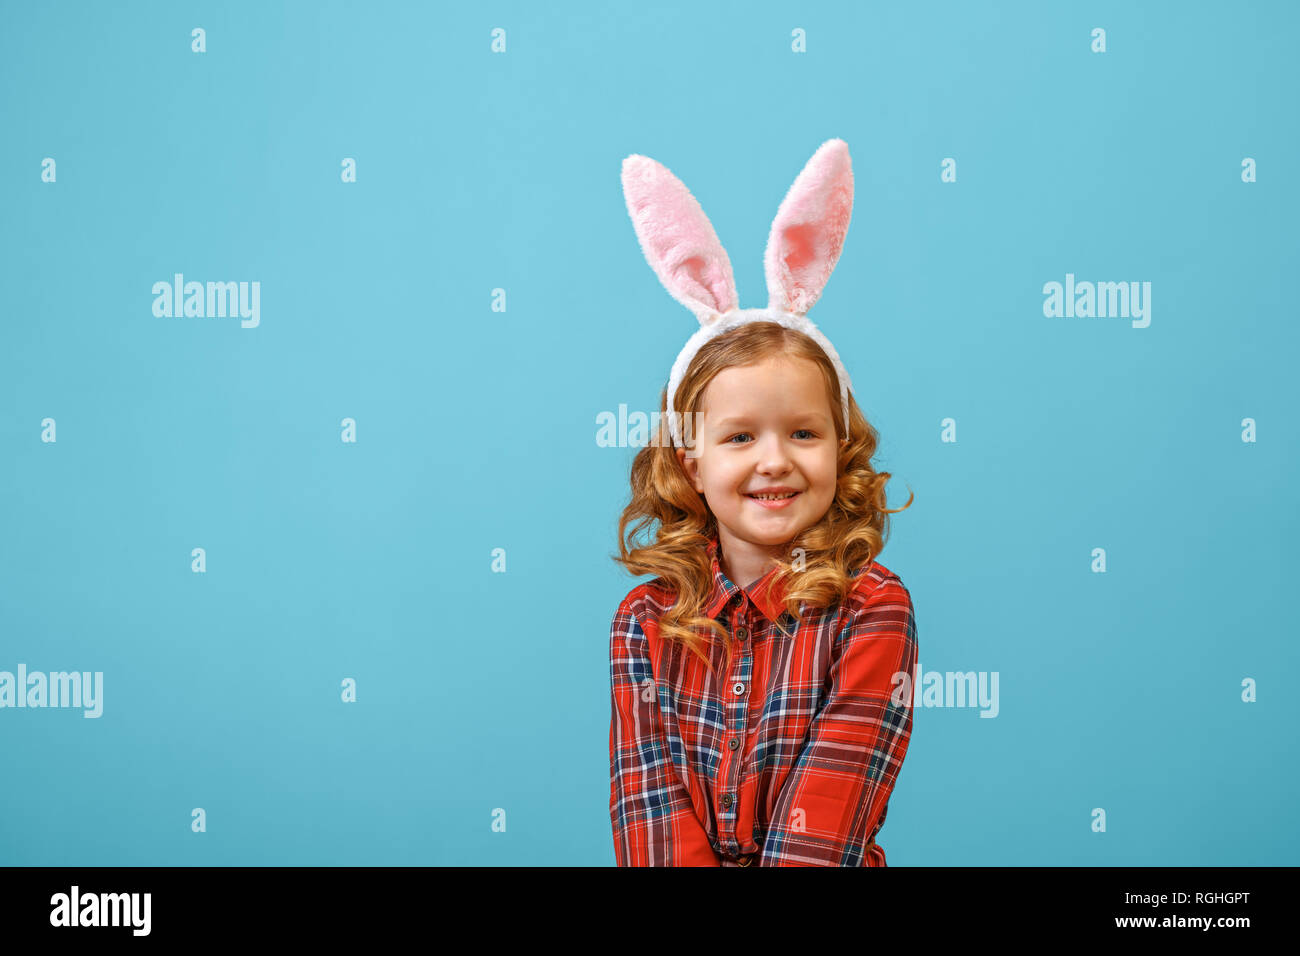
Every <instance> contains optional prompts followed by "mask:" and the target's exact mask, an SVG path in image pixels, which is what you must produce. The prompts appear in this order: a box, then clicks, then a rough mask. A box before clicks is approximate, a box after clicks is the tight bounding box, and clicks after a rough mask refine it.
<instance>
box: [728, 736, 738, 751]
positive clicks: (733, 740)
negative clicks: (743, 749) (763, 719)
mask: <svg viewBox="0 0 1300 956" xmlns="http://www.w3.org/2000/svg"><path fill="white" fill-rule="evenodd" d="M727 746H728V747H730V748H731V749H732V750H735V749H736V748H737V747H739V746H740V741H739V740H737V739H736V738H735V737H732V738H731V739H730V740H728V741H727Z"/></svg>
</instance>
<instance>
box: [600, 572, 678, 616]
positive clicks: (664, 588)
mask: <svg viewBox="0 0 1300 956" xmlns="http://www.w3.org/2000/svg"><path fill="white" fill-rule="evenodd" d="M676 601H677V592H676V591H674V590H673V589H672V588H671V587H669V585H668V583H667V582H666V581H665V580H664V579H663V578H653V579H651V580H649V581H645V582H643V583H641V584H638V585H637V586H636V587H634V588H632V590H630V591H628V592H627V595H626V596H624V598H623V600H622V601H621V602H620V603H619V606H618V611H617V612H616V613H615V617H619V616H626V615H632V616H634V617H636V618H637V620H639V621H645V620H647V619H649V620H658V619H659V617H660V616H661V615H663V614H664V613H665V612H666V611H667V610H668V609H669V608H671V607H672V606H673V604H674V603H676Z"/></svg>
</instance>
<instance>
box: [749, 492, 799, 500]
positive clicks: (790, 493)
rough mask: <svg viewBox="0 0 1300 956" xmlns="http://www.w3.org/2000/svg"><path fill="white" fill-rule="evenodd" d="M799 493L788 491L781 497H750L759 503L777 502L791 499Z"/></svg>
mask: <svg viewBox="0 0 1300 956" xmlns="http://www.w3.org/2000/svg"><path fill="white" fill-rule="evenodd" d="M798 493H799V492H797V491H789V492H786V493H785V494H783V495H750V496H749V497H751V498H757V499H758V500H759V501H777V500H779V499H781V498H793V497H794V496H795V495H797V494H798Z"/></svg>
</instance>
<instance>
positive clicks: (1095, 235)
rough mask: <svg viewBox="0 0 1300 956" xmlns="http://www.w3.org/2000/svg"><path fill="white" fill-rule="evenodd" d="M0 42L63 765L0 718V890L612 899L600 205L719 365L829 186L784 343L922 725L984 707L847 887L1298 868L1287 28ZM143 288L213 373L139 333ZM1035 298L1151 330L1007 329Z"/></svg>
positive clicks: (843, 24)
mask: <svg viewBox="0 0 1300 956" xmlns="http://www.w3.org/2000/svg"><path fill="white" fill-rule="evenodd" d="M2 9H3V24H2V28H0V78H2V86H0V89H2V90H3V96H2V98H0V128H3V130H4V138H3V147H2V148H0V203H3V214H0V251H2V258H0V261H3V285H4V291H5V298H6V301H5V316H4V319H3V321H2V322H0V456H2V457H3V464H2V465H0V670H9V671H14V670H16V667H17V665H18V664H19V663H25V664H26V666H27V668H28V669H29V671H35V670H39V671H47V672H48V671H57V670H79V671H84V670H90V671H102V672H104V713H103V716H102V717H101V718H99V719H97V720H88V719H84V718H83V717H82V715H81V713H80V712H79V711H77V710H52V709H49V710H31V709H23V710H9V709H5V710H0V766H3V773H0V863H3V864H19V865H27V864H40V865H112V864H126V865H144V864H182V865H183V864H329V863H338V864H400V865H414V864H484V865H533V864H572V865H609V864H612V861H613V850H612V843H611V835H610V820H609V814H608V798H609V760H608V733H609V718H610V701H609V665H608V643H609V626H610V620H611V617H612V616H613V613H614V610H615V609H616V608H617V606H618V604H619V601H620V599H621V598H622V596H623V595H624V594H625V593H626V592H627V591H628V590H629V589H630V588H632V587H633V586H634V585H635V584H637V583H639V582H640V579H634V578H630V577H629V576H627V575H626V574H624V573H623V572H622V571H621V570H620V569H619V568H618V567H617V566H616V565H615V564H614V563H613V562H612V561H611V560H610V555H611V554H612V553H613V552H614V551H615V549H616V536H615V531H616V525H617V520H618V515H619V512H620V510H621V508H622V506H623V505H624V503H625V502H626V500H627V495H628V468H629V465H630V463H631V461H632V458H633V456H634V454H635V452H636V449H635V448H626V447H624V448H605V447H599V446H598V445H597V443H596V440H595V436H596V432H597V428H596V424H595V422H596V416H597V415H598V414H599V413H600V412H602V411H611V412H617V409H618V406H619V404H620V403H623V404H626V405H628V406H629V408H631V409H633V410H643V411H650V410H653V409H655V408H657V407H658V405H657V403H658V398H659V392H660V389H661V388H662V387H663V385H664V383H665V381H666V379H667V376H668V371H669V368H670V366H671V364H672V361H673V359H674V357H675V356H676V354H677V352H678V350H679V349H680V348H681V346H682V345H683V344H684V343H685V341H686V338H687V337H688V336H689V335H690V333H691V331H692V330H693V329H694V328H695V327H696V325H695V319H694V317H693V316H692V315H691V314H690V313H689V312H688V311H687V310H686V309H684V308H683V307H681V306H680V305H679V304H678V303H676V302H675V301H673V300H672V299H671V298H670V297H669V296H668V294H667V292H666V291H665V290H664V289H663V288H662V287H661V286H660V285H659V282H658V280H657V279H656V278H655V276H654V274H653V273H652V271H651V270H650V268H649V266H648V265H647V264H646V262H645V260H644V259H643V257H642V254H641V252H640V249H639V248H638V245H637V242H636V238H635V234H634V232H633V229H632V226H631V223H630V221H629V220H628V216H627V212H626V209H625V206H624V200H623V196H622V192H621V188H620V184H619V169H620V163H621V161H622V159H623V157H624V156H626V155H628V154H630V153H643V154H646V155H649V156H652V157H654V158H655V159H657V160H659V161H660V162H662V163H664V164H665V165H667V166H668V167H669V168H670V169H671V170H672V171H673V172H674V173H675V174H676V175H678V176H679V177H681V178H682V180H683V181H684V182H685V183H686V184H687V186H688V187H689V188H690V189H691V190H692V192H693V193H694V194H695V195H696V197H697V198H698V199H699V200H700V202H701V203H702V205H703V207H704V209H705V211H706V213H707V214H708V215H709V217H710V218H711V220H712V221H713V223H714V225H715V227H716V229H717V231H718V234H719V236H720V238H721V240H722V242H723V244H724V245H725V246H726V248H727V250H728V252H729V254H730V257H731V261H732V264H733V267H734V269H735V272H736V281H737V286H738V289H739V292H740V304H741V306H742V307H746V308H752V307H760V306H763V305H766V292H765V288H764V281H763V269H762V256H763V250H764V245H765V243H766V240H767V234H768V228H769V226H770V223H771V220H772V217H773V215H774V214H775V212H776V209H777V206H778V204H779V202H780V200H781V198H782V197H783V196H784V194H785V190H786V189H787V188H788V187H789V185H790V183H791V182H792V181H793V179H794V177H795V175H797V173H798V172H799V170H800V169H801V168H802V166H803V164H804V162H806V161H807V159H808V157H810V156H811V155H812V153H813V152H814V151H815V150H816V148H817V147H818V146H819V145H820V144H821V143H822V142H824V141H825V140H827V139H830V138H833V137H838V138H842V139H844V140H845V141H846V142H847V143H848V144H849V147H850V150H851V152H852V156H853V164H854V175H855V180H856V199H855V208H854V215H853V222H852V225H851V227H850V229H849V234H848V239H847V242H846V244H845V248H844V252H843V256H842V258H841V260H840V263H839V266H838V268H837V269H836V272H835V274H834V275H833V276H832V278H831V280H830V282H829V284H828V285H827V288H826V292H825V295H824V296H823V298H822V299H821V300H820V301H819V302H818V304H817V305H816V306H815V307H814V309H813V311H812V313H811V315H810V318H812V319H813V321H814V322H816V323H817V324H818V326H819V327H820V328H821V329H823V330H824V331H825V332H826V334H827V335H828V336H829V338H830V339H831V341H832V342H834V343H835V345H836V347H837V349H838V351H839V352H840V354H841V356H843V357H844V360H845V363H846V365H847V367H848V370H849V372H850V374H851V376H852V379H853V383H854V386H855V394H856V397H857V399H858V402H859V403H860V404H861V405H862V407H863V409H864V411H865V412H866V413H867V416H868V418H869V420H870V421H871V422H872V423H873V424H874V425H876V427H877V428H879V430H880V432H881V436H882V444H881V448H880V455H879V457H878V459H877V466H878V468H880V469H881V470H888V471H890V472H891V473H892V474H893V475H894V478H893V480H892V482H891V485H890V503H891V506H893V507H898V506H899V505H901V504H902V503H903V502H905V501H906V500H907V494H908V490H909V489H910V490H911V491H913V492H914V493H915V494H916V501H915V503H914V504H913V505H912V507H911V508H910V509H909V510H908V511H906V512H904V513H903V514H902V515H899V516H898V517H896V518H895V519H894V525H893V536H892V538H891V541H890V543H889V545H888V547H887V548H886V549H885V551H884V553H883V554H882V555H881V563H883V564H884V565H885V566H886V567H888V568H890V569H891V570H893V571H895V572H897V573H898V574H899V575H900V576H901V577H902V579H903V581H904V582H905V583H906V585H907V586H908V588H909V590H910V591H911V593H912V596H913V600H914V602H915V607H916V615H917V624H918V635H919V641H920V648H921V653H920V657H921V664H922V667H923V668H924V669H925V670H941V671H949V670H953V671H968V670H974V671H997V672H999V675H1000V713H999V715H998V717H997V718H996V719H982V718H980V717H979V715H978V711H977V710H975V709H971V708H966V709H962V708H942V709H940V708H918V709H917V711H916V714H915V724H914V730H913V737H912V743H911V749H910V751H909V753H908V757H907V761H906V764H905V766H904V768H903V771H902V773H901V776H900V778H899V782H898V785H897V788H896V789H895V791H894V797H893V799H892V801H891V804H890V810H889V817H888V822H887V823H886V825H885V828H884V829H883V830H882V832H881V836H880V843H881V844H882V845H883V846H884V847H885V848H886V850H887V852H888V855H889V862H890V864H891V865H895V866H898V865H912V864H945V865H946V864H954V865H963V864H1042V863H1046V864H1055V863H1062V864H1084V865H1089V864H1121V865H1125V864H1172V865H1199V864H1211V865H1218V864H1296V863H1300V824H1298V823H1297V818H1296V815H1295V812H1294V811H1295V806H1296V803H1297V799H1298V798H1300V775H1298V771H1297V767H1298V766H1300V761H1298V760H1297V756H1298V754H1297V744H1296V731H1297V727H1298V726H1300V720H1298V719H1297V718H1298V717H1300V708H1298V705H1297V700H1296V695H1295V691H1294V682H1295V680H1296V674H1297V673H1298V672H1300V652H1297V642H1296V627H1295V623H1294V616H1293V614H1292V613H1291V612H1292V609H1293V601H1292V599H1291V598H1289V597H1287V595H1288V594H1294V580H1295V577H1296V573H1297V570H1300V568H1298V564H1300V562H1297V559H1296V557H1295V551H1294V548H1293V546H1292V542H1294V540H1295V538H1296V536H1297V532H1298V531H1300V528H1298V527H1297V525H1298V521H1297V509H1296V507H1295V504H1294V497H1293V491H1292V488H1291V485H1292V481H1291V480H1290V478H1291V476H1293V475H1294V474H1295V473H1296V469H1297V464H1300V462H1298V461H1297V458H1298V456H1297V448H1298V447H1300V445H1298V444H1297V437H1298V436H1297V415H1296V409H1297V397H1298V396H1297V386H1296V375H1295V373H1294V371H1293V369H1292V367H1291V366H1292V364H1293V362H1294V359H1295V355H1296V351H1297V344H1298V341H1297V339H1298V336H1297V332H1296V328H1297V314H1296V307H1295V296H1294V277H1295V274H1296V268H1295V256H1296V244H1295V240H1294V228H1295V225H1294V224H1295V221H1296V214H1297V185H1296V178H1295V176H1294V174H1293V171H1292V169H1291V166H1292V164H1293V162H1294V159H1295V156H1296V155H1297V152H1298V151H1300V141H1298V137H1297V124H1296V121H1295V115H1296V114H1295V97H1296V92H1297V78H1298V74H1300V66H1297V60H1296V57H1295V56H1294V51H1293V49H1292V41H1293V39H1294V37H1295V36H1296V33H1297V27H1298V26H1300V16H1298V15H1297V8H1296V7H1295V6H1294V5H1293V4H1288V3H1255V4H1231V3H1214V4H1210V3H1185V2H1177V3H1175V2H1168V3H1143V4H1141V5H1137V4H1129V3H1118V2H1117V3H1090V4H1063V3H1054V4H1041V3H1030V2H1025V3H1000V4H996V5H993V4H978V5H977V4H971V3H961V2H952V3H926V4H921V3H909V4H884V3H872V4H865V3H862V4H859V3H850V2H843V3H819V4H815V5H810V4H805V3H799V4H792V3H753V2H745V3H740V2H736V3H699V2H689V3H666V2H657V3H655V4H651V5H633V4H619V5H606V4H597V3H584V4H559V3H555V4H536V3H523V2H520V3H495V4H487V5H473V6H471V5H465V6H463V7H462V6H451V5H445V4H437V5H435V4H412V3H402V4H397V3H369V4H361V5H357V4H352V3H329V4H324V3H294V4H285V5H279V4H275V5H272V4H260V3H190V4H184V5H181V4H173V3H161V2H159V3H139V2H134V3H123V4H111V5H110V4H90V3H77V4H72V3H63V4H58V5H54V4H49V5H35V4H18V3H6V4H5V5H4V6H3V8H2ZM196 26H198V27H203V28H204V29H205V30H206V31H207V39H206V42H207V52H206V53H202V54H198V53H193V52H191V49H190V44H191V36H190V31H191V29H192V28H194V27H196ZM497 27H500V28H504V29H505V30H506V31H507V34H506V39H507V50H506V52H505V53H504V54H494V53H493V52H491V39H492V37H491V31H492V30H493V29H494V28H497ZM1094 27H1104V28H1105V30H1106V34H1107V52H1105V53H1104V54H1098V53H1093V52H1091V49H1090V47H1091V42H1092V39H1091V31H1092V29H1093V28H1094ZM794 28H803V29H804V30H806V31H807V38H808V39H807V52H806V53H803V54H796V53H793V52H791V30H792V29H794ZM1247 156H1249V157H1252V158H1254V159H1255V160H1256V162H1257V163H1258V182H1256V183H1251V184H1247V183H1243V182H1242V181H1241V162H1242V159H1243V158H1244V157H1247ZM45 157H52V158H54V159H55V160H56V162H57V172H58V177H57V182H56V183H52V184H51V183H44V182H42V181H41V163H42V160H43V159H44V158H45ZM345 157H353V158H355V160H356V162H357V174H358V181H357V182H356V183H353V184H345V183H342V182H341V181H340V163H341V161H342V160H343V158H345ZM947 157H953V158H954V159H955V160H956V161H957V168H958V181H957V182H956V183H943V182H941V181H940V163H941V162H942V161H943V160H944V159H945V158H947ZM176 272H182V273H184V274H185V276H186V279H187V280H197V281H201V282H206V281H252V280H257V281H260V282H261V290H262V295H261V324H260V326H259V327H257V328H255V329H244V328H241V327H240V324H239V321H238V319H197V318H158V317H155V316H154V315H153V312H152V305H153V299H154V296H153V294H152V292H151V288H152V285H153V283H154V282H156V281H170V280H171V277H172V275H173V274H174V273H176ZM1067 272H1072V273H1074V274H1075V276H1076V279H1077V280H1079V281H1083V280H1090V281H1120V280H1123V281H1130V280H1131V281H1149V282H1151V283H1152V300H1151V304H1152V313H1151V324H1150V327H1149V328H1145V329H1135V328H1132V327H1131V323H1130V321H1129V320H1127V319H1114V318H1112V319H1064V318H1045V317H1044V316H1043V312H1042V303H1043V293H1042V286H1043V284H1044V283H1046V282H1051V281H1056V282H1064V280H1065V275H1066V273H1067ZM497 288H503V289H505V290H506V293H507V296H508V298H507V306H508V308H507V311H506V312H504V313H501V312H494V311H493V310H492V308H491V303H492V290H493V289H497ZM47 416H48V417H52V418H54V419H56V420H57V423H58V432H57V434H58V441H57V442H56V443H53V444H51V443H45V442H42V441H41V438H40V434H41V424H40V423H41V421H42V419H43V418H45V417H47ZM346 417H350V418H354V419H356V421H357V437H358V441H357V443H356V444H345V443H343V442H341V441H340V439H339V433H340V422H341V421H342V419H344V418H346ZM945 418H952V419H954V420H955V421H956V422H957V435H958V441H957V442H956V443H951V442H949V443H945V442H943V441H942V440H941V430H942V429H941V423H942V421H943V420H944V419H945ZM1243 418H1252V419H1254V420H1255V421H1256V422H1257V423H1258V426H1257V427H1258V441H1257V442H1256V443H1244V442H1243V441H1242V440H1241V431H1242V427H1241V422H1242V419H1243ZM1284 476H1286V477H1285V479H1284ZM196 547H202V548H204V549H206V554H207V571H206V573H204V574H195V573H192V572H191V569H190V562H191V557H190V552H191V549H193V548H196ZM498 547H500V548H504V549H506V552H507V572H506V573H504V574H495V573H492V570H491V561H492V557H491V552H492V549H493V548H498ZM1097 547H1101V548H1105V549H1106V553H1107V566H1108V570H1107V572H1106V573H1105V574H1096V573H1093V572H1092V570H1091V560H1092V558H1091V553H1092V549H1093V548H1097ZM344 677H354V678H355V679H356V680H357V682H358V701H357V702H356V703H355V704H351V705H344V704H342V703H341V702H340V699H339V693H340V691H339V683H340V681H341V680H342V679H343V678H344ZM1247 677H1250V678H1253V679H1255V680H1256V681H1257V682H1258V693H1259V699H1258V702H1256V703H1250V704H1248V703H1243V702H1242V701H1241V699H1240V697H1241V682H1242V680H1243V679H1244V678H1247ZM195 807H202V808H204V810H205V811H206V813H207V832H205V833H194V832H191V827H190V822H191V817H190V812H191V810H192V809H193V808H195ZM1094 807H1101V808H1104V809H1105V810H1106V813H1107V831H1106V832H1105V833H1095V832H1093V831H1092V829H1091V816H1090V813H1091V811H1092V809H1093V808H1094ZM495 808H504V809H505V811H506V813H507V829H506V832H504V833H498V832H493V830H492V826H491V824H492V812H493V810H494V809H495Z"/></svg>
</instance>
